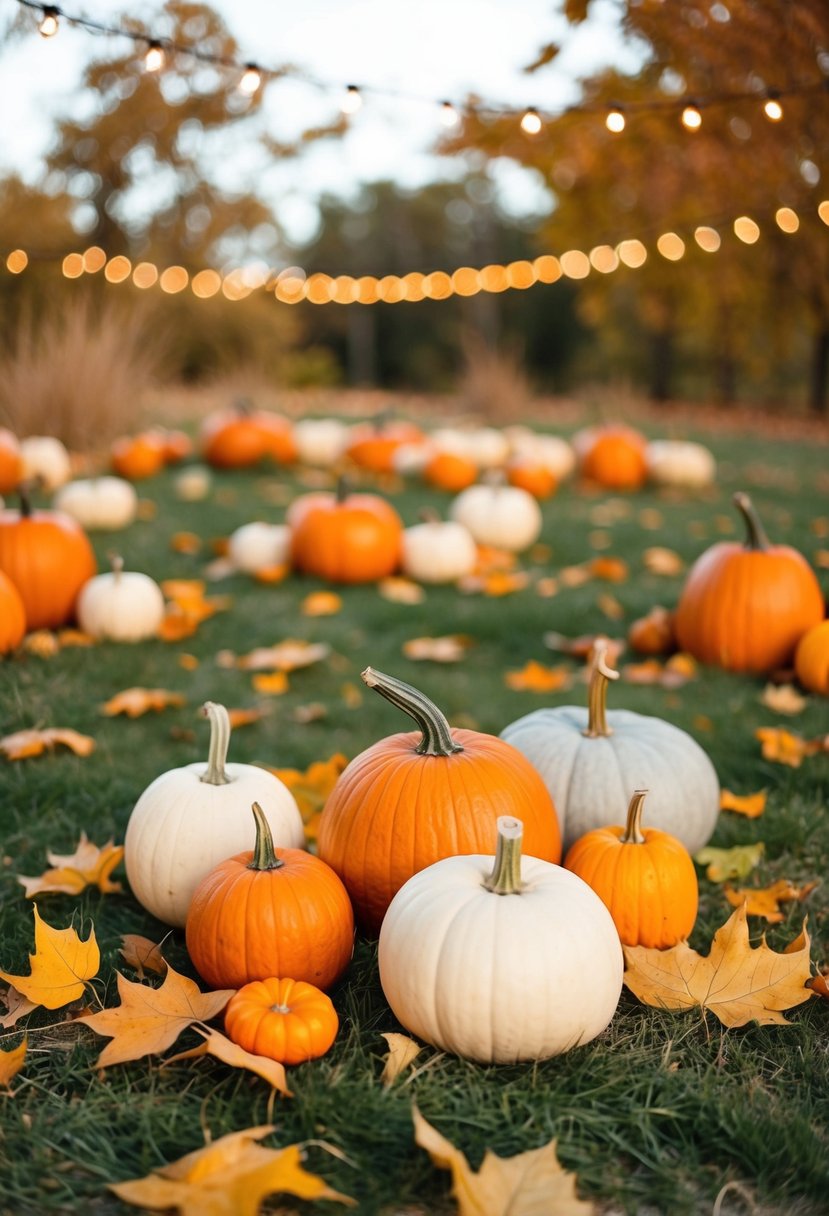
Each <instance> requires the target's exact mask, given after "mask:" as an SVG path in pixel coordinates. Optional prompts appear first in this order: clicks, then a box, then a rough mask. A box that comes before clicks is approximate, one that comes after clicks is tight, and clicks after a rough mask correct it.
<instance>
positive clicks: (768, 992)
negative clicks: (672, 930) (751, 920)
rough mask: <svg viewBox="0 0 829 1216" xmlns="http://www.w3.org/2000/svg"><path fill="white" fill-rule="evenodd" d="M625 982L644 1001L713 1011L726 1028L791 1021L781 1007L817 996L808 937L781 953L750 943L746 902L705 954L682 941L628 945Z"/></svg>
mask: <svg viewBox="0 0 829 1216" xmlns="http://www.w3.org/2000/svg"><path fill="white" fill-rule="evenodd" d="M624 950H625V960H626V962H627V970H626V971H625V977H624V978H625V983H626V984H627V986H628V988H630V990H631V992H632V993H633V994H634V996H637V997H638V998H639V1000H640V1001H643V1002H644V1003H645V1004H646V1005H654V1006H656V1007H657V1008H661V1009H679V1010H681V1009H695V1008H696V1009H701V1010H703V1011H705V1010H710V1011H711V1012H712V1013H713V1014H714V1015H715V1016H716V1017H717V1018H718V1019H719V1020H720V1022H722V1024H723V1026H745V1025H746V1023H748V1022H752V1021H756V1022H759V1023H760V1024H761V1025H763V1026H771V1025H778V1026H781V1025H788V1019H787V1018H784V1017H783V1011H784V1010H786V1009H793V1008H794V1006H795V1005H800V1004H802V1003H803V1002H804V1001H807V1000H809V998H810V997H811V996H812V995H813V992H812V990H811V989H810V988H807V987H806V986H805V985H806V981H807V980H808V979H809V978H810V975H811V967H810V963H809V935H808V933H807V932H806V929H805V926H804V929H803V931H802V933H800V935H799V936H798V937H797V938H796V939H795V940H794V941H793V942H792V943H791V944H790V945H789V946H787V947H786V949H785V950H784V951H783V953H782V954H778V953H777V952H776V951H774V950H772V949H770V948H769V946H767V945H766V941H765V938H763V939H762V941H761V942H760V944H759V946H756V947H752V945H751V943H750V942H749V938H748V922H747V920H746V908H745V904H742V905H741V906H740V907H739V908H736V909H735V910H734V912H732V914H731V916H730V917H729V918H728V920H727V921H726V922H725V924H724V925H722V926H721V927H720V928H719V929H718V930H717V932H716V933H715V934H714V938H713V941H712V942H711V950H710V952H709V954H708V955H707V956H703V955H700V954H697V952H696V950H692V949H691V947H690V946H689V945H688V943H687V942H685V941H682V942H680V943H679V944H678V945H676V946H672V947H671V948H670V949H669V950H654V949H651V948H649V947H647V946H625V948H624Z"/></svg>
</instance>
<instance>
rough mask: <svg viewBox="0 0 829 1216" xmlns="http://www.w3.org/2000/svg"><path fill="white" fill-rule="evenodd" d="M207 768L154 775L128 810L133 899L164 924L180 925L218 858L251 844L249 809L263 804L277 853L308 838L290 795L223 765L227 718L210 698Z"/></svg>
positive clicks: (251, 769)
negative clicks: (202, 881)
mask: <svg viewBox="0 0 829 1216" xmlns="http://www.w3.org/2000/svg"><path fill="white" fill-rule="evenodd" d="M203 712H204V713H205V714H206V716H207V717H208V719H209V720H210V751H209V753H208V759H207V763H206V764H205V763H204V762H203V761H202V762H199V763H197V764H187V765H185V766H184V767H183V768H173V769H170V770H169V771H168V772H166V773H162V774H161V776H160V777H156V779H155V781H153V782H152V783H151V784H150V785H148V786H147V788H146V789H145V790H144V792H143V794H142V795H141V797H140V798H139V799H138V801H137V802H136V804H135V806H134V807H133V810H132V814H131V815H130V818H129V822H128V823H127V831H126V835H125V837H124V864H125V866H126V870H127V879H128V881H129V884H130V887H131V889H132V893H133V895H134V896H135V898H136V899H137V900H138V902H139V903H140V904H141V905H142V906H143V907H145V908H146V909H147V911H148V912H151V913H152V914H153V916H155V917H157V918H158V919H159V920H161V921H164V923H165V924H168V925H175V926H177V927H179V928H181V927H183V926H184V923H185V921H186V919H187V909H188V908H189V906H190V901H191V899H192V897H193V891H194V890H195V888H196V886H197V885H198V884H199V882H201V880H202V879H203V878H204V877H205V875H207V874H208V873H209V872H210V870H212V869H213V867H214V866H216V865H218V863H219V862H220V861H225V860H226V859H227V858H228V857H233V856H234V855H235V854H236V853H242V852H244V851H245V850H248V849H251V848H252V847H253V839H252V835H251V807H252V805H253V803H254V802H258V803H259V805H260V806H261V808H262V810H263V812H264V814H265V818H266V819H267V821H268V824H269V826H270V829H271V833H272V835H273V840H274V844H275V845H276V846H277V847H281V848H294V849H299V848H303V847H304V844H305V833H304V831H303V827H302V817H301V815H300V813H299V808H298V807H297V804H296V801H295V799H294V796H293V794H292V793H291V792H290V790H289V789H288V788H287V786H286V785H284V784H283V783H282V782H281V781H280V780H279V778H278V777H276V776H274V774H273V773H269V772H268V771H267V769H264V768H258V767H257V766H256V765H253V764H226V757H227V748H228V744H229V742H230V720H229V718H228V714H227V710H226V709H225V708H224V706H223V705H218V704H216V703H214V702H212V701H208V702H207V703H206V704H205V706H204V710H203Z"/></svg>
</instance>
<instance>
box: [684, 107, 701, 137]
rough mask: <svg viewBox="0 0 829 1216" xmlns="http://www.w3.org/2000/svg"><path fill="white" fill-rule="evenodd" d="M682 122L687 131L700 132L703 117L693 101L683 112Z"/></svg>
mask: <svg viewBox="0 0 829 1216" xmlns="http://www.w3.org/2000/svg"><path fill="white" fill-rule="evenodd" d="M681 122H682V125H683V127H685V129H686V130H687V131H698V130H699V129H700V127H701V126H702V115H701V114H700V112H699V109H698V107H697V106H696V105H695V104H694V103H693V102H692V101H689V102H688V105H687V106H686V107H685V109H684V110H683V111H682V115H681Z"/></svg>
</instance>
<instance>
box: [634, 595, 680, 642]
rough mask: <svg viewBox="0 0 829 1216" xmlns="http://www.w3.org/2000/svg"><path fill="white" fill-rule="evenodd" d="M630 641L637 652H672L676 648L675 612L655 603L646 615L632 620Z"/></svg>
mask: <svg viewBox="0 0 829 1216" xmlns="http://www.w3.org/2000/svg"><path fill="white" fill-rule="evenodd" d="M628 642H629V643H630V645H631V646H632V647H633V649H634V650H635V651H636V652H637V654H671V653H672V652H673V651H674V650H676V636H675V634H674V614H673V613H672V612H669V611H668V609H667V608H663V607H662V605H661V604H655V605H654V607H653V608H651V610H650V611H649V612H648V613H647V614H646V615H645V616H640V617H639V618H638V619H637V620H635V621H633V622H631V625H630V628H629V629H628Z"/></svg>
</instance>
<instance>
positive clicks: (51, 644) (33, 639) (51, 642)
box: [23, 629, 60, 659]
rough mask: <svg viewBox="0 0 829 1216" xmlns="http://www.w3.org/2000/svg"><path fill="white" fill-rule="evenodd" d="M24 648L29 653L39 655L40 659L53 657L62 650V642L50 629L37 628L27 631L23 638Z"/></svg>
mask: <svg viewBox="0 0 829 1216" xmlns="http://www.w3.org/2000/svg"><path fill="white" fill-rule="evenodd" d="M23 649H24V650H25V651H26V653H27V654H34V655H37V657H38V658H39V659H51V658H53V657H54V655H56V654H57V653H58V651H59V650H60V644H59V642H58V639H57V637H56V636H55V634H54V633H51V632H50V630H48V629H35V630H34V631H33V632H32V633H27V634H26V636H25V638H24V639H23Z"/></svg>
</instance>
